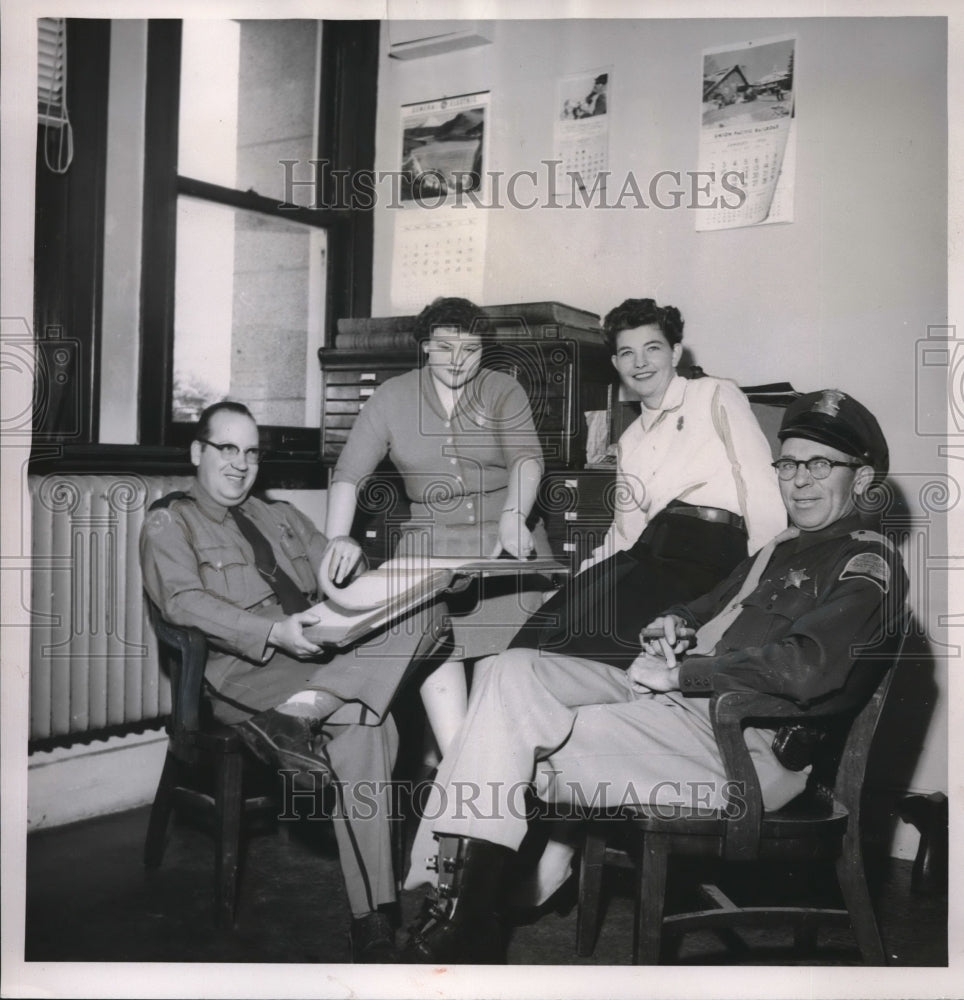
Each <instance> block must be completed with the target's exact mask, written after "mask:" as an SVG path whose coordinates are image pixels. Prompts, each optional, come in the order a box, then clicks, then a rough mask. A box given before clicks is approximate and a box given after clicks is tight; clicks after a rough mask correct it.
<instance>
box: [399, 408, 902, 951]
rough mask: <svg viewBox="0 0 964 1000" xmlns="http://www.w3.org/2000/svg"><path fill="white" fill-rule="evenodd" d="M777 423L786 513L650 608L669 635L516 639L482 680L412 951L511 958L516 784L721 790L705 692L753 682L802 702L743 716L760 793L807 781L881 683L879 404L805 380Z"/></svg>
mask: <svg viewBox="0 0 964 1000" xmlns="http://www.w3.org/2000/svg"><path fill="white" fill-rule="evenodd" d="M779 438H780V442H781V452H780V457H779V458H778V459H777V460H776V461H775V462H774V463H773V465H774V468H775V470H776V475H777V479H778V482H779V487H780V492H781V495H782V497H783V501H784V504H785V506H786V508H787V512H788V514H789V518H790V522H791V526H790V527H789V528H788V529H787V530H786V531H784V532H782V533H781V534H779V535H778V536H777V537H776V538H775V539H773V541H771V542H770V543H769V544H768V545H766V546H764V547H763V549H761V550H760V552H759V553H757V554H756V555H755V556H752V557H750V558H749V559H747V560H745V561H744V562H743V563H741V564H740V565H739V566H737V568H736V569H735V570H734V571H733V573H732V574H731V575H730V576H729V577H728V578H727V579H726V580H724V581H723V582H722V583H720V584H719V585H718V586H717V587H715V588H714V589H713V590H712V591H710V592H709V593H708V594H706V595H704V596H703V597H702V598H699V599H697V600H695V601H692V602H690V603H688V604H685V605H679V606H676V607H672V608H670V609H669V610H668V611H667V612H665V613H664V615H662V616H661V617H660V618H658V619H656V620H655V621H654V622H650V623H649V628H652V629H659V630H661V631H662V636H663V637H662V638H660V639H657V640H652V639H648V640H646V641H645V642H644V646H643V651H642V652H641V653H640V655H639V656H638V657H637V658H636V660H635V661H634V662H633V664H632V665H631V666H630V668H629V669H628V670H625V671H623V670H620V669H619V668H617V667H614V666H610V665H608V664H604V663H599V662H596V661H593V660H589V659H577V658H573V657H564V656H553V655H552V654H551V653H546V652H539V651H537V650H526V649H510V650H507V651H506V652H505V653H503V654H501V655H500V656H498V657H497V658H496V660H495V662H494V664H493V665H492V667H491V668H490V670H489V672H488V674H487V675H486V676H485V677H484V678H483V679H482V681H481V682H480V684H479V685H478V686H477V688H475V689H474V690H473V694H472V701H471V704H470V706H469V714H468V721H467V722H466V724H465V725H464V726H463V727H462V731H461V733H460V735H459V738H458V739H457V740H456V743H455V746H454V747H453V749H452V751H451V752H450V753H449V754H447V755H446V757H445V759H444V760H443V762H442V765H441V767H440V768H439V771H438V776H437V781H436V785H435V788H434V789H433V796H430V799H429V802H428V803H427V805H426V809H425V816H428V817H431V819H423V820H422V823H421V825H420V827H419V830H418V833H417V835H416V839H415V845H414V847H413V851H412V871H411V872H410V874H409V879H408V882H407V885H408V886H409V887H410V888H411V887H413V886H414V885H415V884H418V883H417V881H415V880H414V879H413V873H416V875H418V873H419V868H418V866H419V865H420V864H423V863H424V855H426V854H429V853H430V852H431V850H432V848H433V846H434V845H433V838H434V840H435V841H437V842H438V843H437V851H438V864H437V867H436V868H435V869H434V870H435V871H437V872H438V875H436V876H425V875H424V874H423V875H422V877H421V880H422V881H429V883H430V884H432V883H433V882H434V883H435V890H436V900H435V902H434V904H432V905H431V906H430V908H429V911H428V918H427V919H426V921H425V922H424V923H423V924H422V925H421V926H420V927H419V928H417V929H416V930H415V932H414V933H413V935H412V937H411V939H410V940H409V942H408V945H407V947H406V949H405V952H404V956H405V958H406V959H408V960H410V961H414V962H439V961H446V962H459V961H461V962H500V961H503V960H504V950H503V945H502V936H501V933H500V925H499V919H498V916H497V914H498V912H499V907H500V898H499V892H500V887H499V874H500V871H501V870H502V866H503V864H504V861H505V859H506V858H507V857H509V856H510V852H511V851H515V850H518V848H519V846H520V844H521V842H522V839H523V837H524V835H525V832H526V822H525V810H520V809H519V808H518V802H516V801H515V800H513V799H512V798H511V796H512V794H513V790H516V791H517V790H518V789H519V788H520V787H522V788H525V787H527V785H528V784H529V783H533V785H534V789H535V792H536V794H537V795H538V796H539V797H540V798H542V799H544V800H545V801H547V802H550V803H556V804H559V805H562V806H566V807H570V808H571V807H572V806H578V805H579V803H587V802H592V803H593V804H594V805H596V806H597V807H601V808H607V807H614V806H615V807H618V806H621V805H626V804H627V803H649V804H652V805H664V804H665V805H682V806H689V807H695V806H703V807H705V806H708V805H709V806H718V807H719V806H722V805H723V804H724V790H725V787H726V781H727V779H726V773H725V769H724V768H723V765H722V761H721V759H720V752H719V749H718V747H717V743H716V740H715V738H714V735H713V729H712V725H711V723H710V718H709V708H708V706H709V696H710V695H713V694H716V693H721V692H725V691H731V690H743V691H746V690H751V691H758V692H760V693H762V694H767V695H772V696H776V697H779V698H784V699H786V700H787V701H789V702H791V703H793V704H794V705H795V706H796V707H797V709H799V711H800V713H801V714H802V715H803V716H804V718H805V722H804V725H803V726H802V727H795V729H796V731H795V733H794V732H790V731H789V727H784V729H780V730H774V729H764V728H749V729H747V730H746V731H745V739H746V741H747V745H748V748H749V750H750V756H751V759H752V760H753V763H754V768H755V769H756V772H757V776H758V778H759V780H760V787H761V791H762V796H763V804H764V807H765V808H767V809H777V808H780V807H781V806H783V805H785V804H786V803H788V802H789V801H791V800H792V799H793V798H795V797H796V796H797V795H798V794H799V793H800V792H801V791H802V790H803V789H804V787H805V786H806V782H807V774H808V771H809V766H808V765H809V764H810V756H809V754H810V752H811V751H812V750H813V746H814V745H815V743H816V742H817V740H818V738H819V727H820V724H821V723H820V719H821V718H823V717H824V716H826V715H827V714H833V713H839V714H842V715H849V714H852V713H853V712H855V711H857V710H858V709H859V708H860V707H861V706H862V705H863V704H864V703H865V702H866V700H867V698H868V697H869V696H870V694H871V692H872V691H873V690H874V688H875V687H876V685H877V682H878V680H879V677H880V664H881V660H880V659H871V658H867V657H865V658H861V657H859V656H858V653H859V652H860V651H861V650H867V649H873V648H881V647H880V643H881V642H882V640H883V639H885V638H887V637H890V636H892V635H893V633H894V631H895V624H896V620H897V618H898V616H899V614H900V612H901V610H902V608H903V604H904V599H905V595H906V588H907V578H906V575H905V573H904V571H903V568H902V565H901V560H900V555H899V554H898V552H897V551H896V550H895V547H894V546H893V545H892V543H891V542H890V541H889V540H888V539H887V538H885V537H884V536H883V535H881V534H880V533H878V532H877V531H875V530H872V529H870V528H869V527H868V526H867V524H866V523H865V520H864V518H863V517H862V515H861V513H860V511H859V510H858V502H859V499H860V497H861V496H863V495H864V494H866V492H867V490H868V488H869V487H870V486H871V484H872V483H874V481H875V480H877V479H880V478H882V477H883V476H884V475H886V473H887V468H888V451H887V442H886V440H885V439H884V436H883V434H882V432H881V430H880V426H879V425H878V423H877V421H876V419H875V418H874V416H873V414H871V413H870V411H869V410H867V408H866V407H864V406H863V405H862V404H861V403H859V402H858V401H857V400H856V399H854V398H853V397H852V396H850V395H849V394H848V393H845V392H841V391H840V390H838V389H825V390H821V391H819V392H812V393H807V394H806V395H803V396H801V397H800V398H798V399H797V400H796V401H795V402H794V403H793V404H792V405H791V406H790V407H789V408H788V409H787V412H786V414H785V416H784V420H783V423H782V425H781V428H780V431H779ZM640 624H641V625H643V624H646V623H644V622H641V623H640ZM811 715H812V718H810V717H809V716H811ZM818 716H819V718H818ZM473 787H480V788H484V789H486V803H487V806H486V809H484V810H479V809H465V808H464V800H465V796H464V794H462V795H460V794H459V790H461V791H462V792H463V793H464V790H465V789H466V788H473ZM490 793H491V797H490ZM460 803H461V804H462V806H463V808H461V809H460V808H459V805H460Z"/></svg>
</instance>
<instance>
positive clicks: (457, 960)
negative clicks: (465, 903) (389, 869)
mask: <svg viewBox="0 0 964 1000" xmlns="http://www.w3.org/2000/svg"><path fill="white" fill-rule="evenodd" d="M459 918H460V919H451V918H450V917H449V915H448V914H447V912H446V909H445V907H444V906H439V905H437V904H432V903H429V904H428V905H427V906H426V907H424V908H423V917H422V921H421V924H420V926H418V927H416V928H414V929H413V930H412V932H411V934H410V935H409V938H408V940H407V941H406V942H405V947H404V948H403V949H402V954H401V960H402V962H404V963H406V964H408V965H460V964H465V965H503V964H504V963H505V951H506V948H505V931H504V929H503V927H502V923H501V922H500V920H499V919H498V917H496V915H495V914H478V915H473V916H472V917H468V918H467V917H465V916H464V915H463V914H459Z"/></svg>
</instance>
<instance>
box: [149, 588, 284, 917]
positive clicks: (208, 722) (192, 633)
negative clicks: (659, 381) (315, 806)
mask: <svg viewBox="0 0 964 1000" xmlns="http://www.w3.org/2000/svg"><path fill="white" fill-rule="evenodd" d="M150 610H151V621H152V623H153V625H154V632H155V633H156V635H157V637H158V639H159V640H160V642H161V644H162V647H165V648H166V649H167V650H168V651H169V652H170V653H172V654H173V655H172V656H171V657H170V661H169V662H170V681H171V715H170V719H169V720H168V725H167V731H168V748H167V756H166V757H165V759H164V768H163V770H162V772H161V778H160V781H159V782H158V785H157V792H156V794H155V796H154V804H153V805H152V806H151V815H150V819H149V821H148V825H147V837H146V839H145V842H144V864H145V866H146V867H148V868H157V867H158V866H159V865H160V863H161V861H162V860H163V858H164V849H165V847H166V846H167V829H168V825H169V822H170V818H171V814H172V813H173V811H174V808H175V806H177V805H184V806H186V807H187V808H189V809H192V810H193V811H194V812H196V813H197V814H198V815H199V816H200V817H201V818H202V820H204V821H206V822H207V823H208V824H209V825H210V827H211V831H212V833H213V835H214V843H215V861H214V882H215V890H214V898H215V913H216V917H217V921H218V923H220V924H222V925H226V926H231V925H233V923H234V917H235V907H236V901H237V886H238V869H239V865H240V860H241V858H240V846H241V827H242V818H243V817H244V816H251V817H254V816H265V815H268V814H271V813H277V811H278V810H277V804H276V800H275V798H274V797H272V796H269V795H267V794H265V793H264V792H261V793H258V794H246V789H245V787H244V786H245V784H246V781H245V779H246V778H248V779H249V781H250V778H251V774H250V772H251V770H252V769H251V767H250V764H248V766H247V767H246V756H245V749H244V744H243V743H242V742H241V739H240V737H239V736H238V735H237V733H236V732H235V731H234V729H233V728H232V727H231V726H226V725H223V724H220V723H217V722H215V721H213V719H212V718H211V717H210V712H209V711H208V710H207V709H208V708H209V706H207V704H206V699H205V698H204V693H203V681H204V668H205V665H206V664H207V655H208V647H207V640H206V639H205V637H204V634H203V633H202V632H200V631H199V630H198V629H196V628H180V627H178V626H175V625H171V624H170V623H169V622H166V621H165V620H164V619H163V618H162V617H161V615H160V613H159V612H158V610H157V608H156V607H155V606H154V605H153V604H150Z"/></svg>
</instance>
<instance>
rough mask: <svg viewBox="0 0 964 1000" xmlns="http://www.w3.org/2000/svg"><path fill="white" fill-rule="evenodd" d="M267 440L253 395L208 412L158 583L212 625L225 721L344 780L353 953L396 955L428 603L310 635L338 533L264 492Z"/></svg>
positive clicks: (161, 522) (159, 591) (303, 765)
mask: <svg viewBox="0 0 964 1000" xmlns="http://www.w3.org/2000/svg"><path fill="white" fill-rule="evenodd" d="M258 443H259V441H258V427H257V424H256V423H255V421H254V418H253V417H252V416H251V413H250V412H249V411H248V409H247V408H246V407H245V406H243V405H241V404H239V403H231V402H223V403H216V404H214V405H213V406H210V407H208V409H207V410H205V411H204V413H202V414H201V418H200V420H199V421H198V426H197V429H196V433H195V440H194V441H193V442H192V444H191V462H192V463H193V465H194V466H195V468H196V470H197V475H196V479H195V482H194V483H193V485H192V486H191V488H190V489H189V490H188V491H186V492H177V493H172V494H169V495H168V496H166V497H164V498H163V499H161V500H159V501H157V502H156V503H155V504H154V505H153V507H152V509H151V512H150V514H149V515H148V517H147V519H146V521H145V524H144V528H143V530H142V532H141V540H140V552H141V569H142V573H143V578H144V587H145V589H146V590H147V593H148V594H149V595H150V598H151V600H153V601H154V603H155V604H156V605H157V607H158V608H159V609H160V612H161V614H162V616H163V617H164V618H165V619H166V620H167V621H169V622H172V623H174V624H176V625H181V626H194V627H196V628H198V629H200V630H201V631H202V632H203V633H204V634H205V635H206V636H207V638H208V640H209V643H210V652H209V656H208V662H207V667H206V670H205V678H206V681H207V684H208V688H209V693H211V695H212V699H213V700H212V703H213V707H214V712H215V715H216V716H217V718H219V719H220V720H221V721H222V722H226V723H229V724H237V725H238V730H239V734H240V735H241V737H242V738H243V739H244V740H245V742H246V743H247V744H248V745H249V746H250V747H251V749H252V750H254V752H255V753H256V754H257V755H258V756H259V757H261V758H262V759H263V760H264V761H265V762H267V763H269V764H271V765H272V766H274V767H276V768H279V769H281V768H285V769H289V770H294V771H296V772H299V774H298V775H297V776H296V779H295V780H296V782H299V783H300V784H299V787H302V786H303V785H304V784H307V785H308V787H309V788H311V789H314V784H315V777H316V776H317V778H318V780H319V782H321V781H325V780H331V781H333V782H334V783H335V785H336V791H337V794H336V807H335V810H334V816H333V819H334V827H335V835H336V838H337V841H338V849H339V855H340V859H341V867H342V873H343V875H344V878H345V883H346V888H347V891H348V900H349V904H350V905H351V910H352V916H353V919H352V924H351V945H352V957H353V960H354V961H356V962H357V961H360V962H390V961H393V960H394V959H395V951H394V930H393V929H392V926H391V924H390V922H389V919H388V916H387V915H386V914H385V913H384V912H383V911H381V910H380V909H379V907H382V906H385V905H386V904H390V903H392V902H393V901H394V900H395V878H394V873H393V870H392V854H391V841H390V836H389V825H388V819H389V816H390V815H391V801H390V781H391V772H392V766H393V764H394V761H395V757H396V753H397V749H398V735H397V731H396V729H395V725H394V723H393V721H392V718H391V716H390V715H389V714H388V708H389V704H390V702H391V700H392V697H393V695H394V693H395V691H396V689H397V687H398V685H399V684H400V683H401V681H402V680H403V678H404V677H405V674H406V672H407V670H408V668H409V665H410V663H411V661H412V657H413V655H414V653H415V650H416V648H417V646H418V644H419V642H420V641H421V639H422V636H423V634H424V632H425V624H423V621H422V620H423V618H424V616H425V615H426V614H427V611H417V612H415V613H414V614H413V615H412V616H410V617H409V618H407V619H406V620H404V621H401V622H399V623H397V624H396V625H394V626H392V628H391V629H389V630H387V631H385V630H383V631H382V632H381V633H380V634H378V635H377V636H374V637H373V638H372V639H371V640H370V641H369V642H367V643H366V644H364V645H360V646H358V647H356V648H354V649H352V650H351V651H349V652H345V653H340V654H337V655H331V654H330V653H328V654H326V653H325V652H324V651H323V650H322V649H321V647H319V646H318V645H317V644H316V643H314V642H312V641H310V640H309V639H308V638H306V636H305V634H304V633H305V628H306V627H308V626H310V625H311V624H313V623H315V622H317V621H318V619H317V618H316V617H315V616H313V615H311V614H310V612H308V610H307V609H308V608H309V607H310V606H311V605H313V604H315V603H316V602H317V597H316V591H317V588H318V580H317V571H318V567H319V565H320V562H321V557H322V554H323V552H324V550H325V548H326V546H327V539H326V538H325V536H324V535H323V534H321V532H319V531H318V530H317V529H316V528H315V526H314V524H312V523H311V521H310V520H309V519H308V518H307V517H305V516H304V515H303V514H301V513H300V512H299V511H298V510H296V509H295V508H294V507H292V506H291V505H290V504H287V503H271V502H265V501H263V500H259V499H257V498H255V497H252V496H250V493H251V489H252V487H253V485H254V481H255V478H256V477H257V473H258V466H259V461H260V457H261V453H260V450H259V447H258Z"/></svg>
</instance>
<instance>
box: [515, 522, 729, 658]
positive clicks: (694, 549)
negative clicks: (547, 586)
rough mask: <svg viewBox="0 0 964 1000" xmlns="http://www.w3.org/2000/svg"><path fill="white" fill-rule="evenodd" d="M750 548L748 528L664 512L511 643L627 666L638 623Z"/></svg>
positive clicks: (690, 594) (685, 597) (689, 594)
mask: <svg viewBox="0 0 964 1000" xmlns="http://www.w3.org/2000/svg"><path fill="white" fill-rule="evenodd" d="M746 555H747V549H746V533H745V532H744V531H743V530H741V529H739V528H735V527H732V526H730V525H726V524H718V523H715V522H709V521H702V520H700V519H698V518H695V517H688V516H683V515H680V514H674V513H671V512H668V511H661V512H660V513H659V514H657V515H656V517H654V518H653V520H652V521H651V522H650V523H649V525H647V527H646V530H645V531H644V532H643V533H642V535H641V536H640V537H639V540H638V541H637V542H636V543H635V545H633V547H632V548H631V549H629V550H627V551H625V552H617V553H616V554H615V555H614V556H611V557H610V558H609V559H605V560H603V561H602V562H600V563H596V564H595V565H594V566H590V567H589V569H587V570H585V571H584V572H582V573H580V574H579V575H578V576H575V577H573V578H572V579H571V580H570V581H569V582H568V583H567V584H566V585H565V586H564V587H562V589H561V590H559V591H557V592H556V593H555V594H553V596H552V597H551V598H549V600H548V601H547V602H546V603H545V604H544V605H543V606H542V607H541V608H540V609H539V610H538V611H537V612H536V613H535V614H534V615H533V616H532V617H531V618H530V619H529V620H528V621H527V622H526V624H525V625H523V626H522V628H521V629H520V630H519V632H518V633H517V634H516V636H515V638H514V639H513V640H512V642H511V643H510V644H509V648H510V649H541V650H544V651H545V652H551V653H553V654H558V655H564V656H579V657H584V658H586V659H591V660H598V661H599V662H601V663H609V664H612V665H613V666H618V667H624V668H625V667H628V666H629V664H630V663H632V661H633V660H634V659H635V658H636V656H637V655H638V654H639V652H640V648H641V647H640V642H639V630H640V629H641V628H643V627H644V626H645V625H648V624H649V623H650V622H651V621H652V620H653V619H654V618H656V617H657V616H658V615H659V614H660V613H661V612H663V611H665V610H667V608H669V607H670V606H671V605H673V604H678V603H680V602H683V601H690V600H693V599H694V598H696V597H699V596H700V595H701V594H704V593H706V592H707V591H708V590H710V589H711V588H712V587H713V586H715V585H716V584H717V583H718V582H719V581H720V580H722V579H723V577H724V576H726V575H727V574H728V573H729V572H730V571H731V570H732V569H733V567H734V566H736V565H737V563H739V562H740V561H741V560H742V559H745V558H746Z"/></svg>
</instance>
